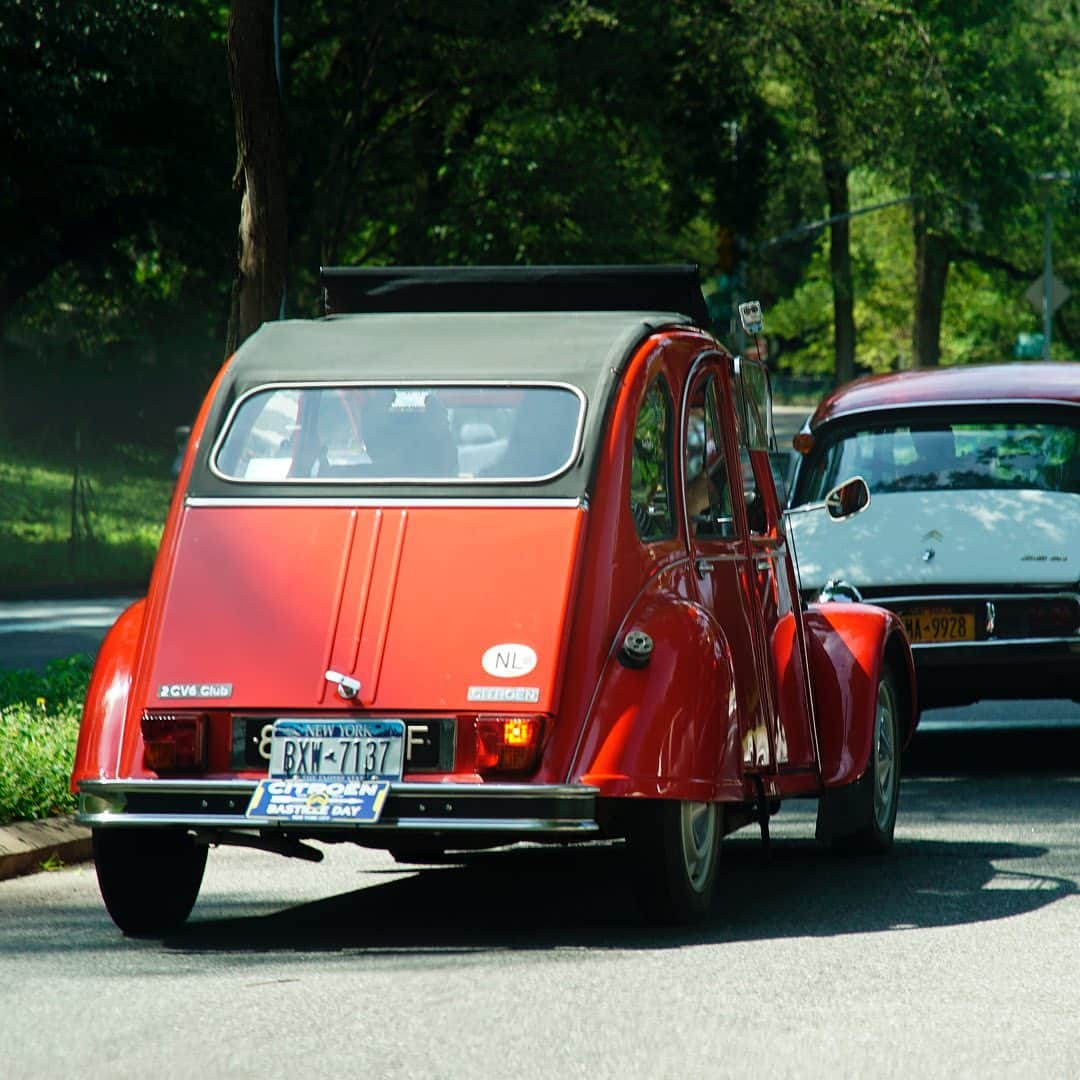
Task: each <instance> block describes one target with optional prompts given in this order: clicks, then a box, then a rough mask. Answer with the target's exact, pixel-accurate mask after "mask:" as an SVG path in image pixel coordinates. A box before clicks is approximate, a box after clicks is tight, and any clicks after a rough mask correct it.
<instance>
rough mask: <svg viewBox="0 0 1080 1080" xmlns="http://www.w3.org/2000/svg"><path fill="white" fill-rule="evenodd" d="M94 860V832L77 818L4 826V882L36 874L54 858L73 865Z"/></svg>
mask: <svg viewBox="0 0 1080 1080" xmlns="http://www.w3.org/2000/svg"><path fill="white" fill-rule="evenodd" d="M90 858H91V846H90V830H89V829H87V828H84V827H83V826H82V825H76V824H75V818H74V817H73V816H67V817H54V818H46V819H45V820H44V821H17V822H15V823H14V824H12V825H4V826H0V881H2V880H3V879H5V878H11V877H18V876H19V875H20V874H32V873H34V872H35V871H37V870H40V869H41V864H42V863H44V862H47V861H48V860H50V859H55V860H59V861H60V862H61V863H64V864H69V865H70V864H71V863H78V862H86V861H87V860H88V859H90Z"/></svg>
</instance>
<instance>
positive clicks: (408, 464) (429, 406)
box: [211, 383, 585, 484]
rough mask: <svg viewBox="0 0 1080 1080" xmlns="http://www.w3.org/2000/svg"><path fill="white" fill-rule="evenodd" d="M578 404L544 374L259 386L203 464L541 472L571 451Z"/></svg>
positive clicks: (249, 474) (258, 472)
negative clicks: (541, 378)
mask: <svg viewBox="0 0 1080 1080" xmlns="http://www.w3.org/2000/svg"><path fill="white" fill-rule="evenodd" d="M584 404H585V400H584V395H583V394H582V393H581V392H580V391H579V390H577V389H575V388H572V387H569V386H564V385H556V384H540V383H531V384H513V385H506V384H499V385H477V384H454V385H448V384H425V385H420V384H411V383H408V384H407V383H401V384H395V385H389V384H378V385H376V384H371V383H368V384H336V385H327V384H318V385H310V384H306V385H274V386H267V387H263V388H260V389H258V390H255V391H252V392H250V393H248V394H245V395H244V396H243V397H242V398H241V399H240V400H239V401H238V402H237V403H236V405H235V406H234V407H233V408H232V410H231V411H230V413H229V416H228V418H227V419H226V422H225V425H224V428H223V431H222V434H221V436H220V438H219V439H218V441H217V444H216V445H215V447H214V450H213V453H212V455H211V468H212V470H213V471H214V473H215V474H216V475H218V476H220V477H222V478H223V479H226V480H231V481H238V482H241V483H273V484H279V483H296V484H318V483H335V482H341V481H345V482H349V481H356V482H358V483H368V482H371V483H394V482H401V483H417V482H420V483H447V482H449V483H454V482H469V483H476V482H481V483H482V482H484V481H491V482H498V483H501V484H505V483H507V482H514V481H523V482H525V481H536V480H545V479H549V478H551V477H553V476H556V475H558V474H559V473H561V472H563V471H564V470H565V469H567V468H568V467H569V466H570V465H571V464H572V462H573V461H574V460H575V459H576V457H577V453H578V448H579V446H580V441H581V428H582V422H583V419H584Z"/></svg>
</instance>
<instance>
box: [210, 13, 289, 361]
mask: <svg viewBox="0 0 1080 1080" xmlns="http://www.w3.org/2000/svg"><path fill="white" fill-rule="evenodd" d="M276 53H277V42H276V33H275V27H274V0H233V6H232V12H231V14H230V16H229V32H228V54H229V85H230V88H231V91H232V104H233V117H234V120H235V125H236V173H235V175H234V184H235V186H236V187H237V188H238V189H239V191H240V194H241V200H240V230H239V251H238V253H237V265H236V278H235V281H234V284H233V293H232V307H231V310H230V313H229V327H228V332H227V334H226V339H225V352H226V354H227V355H228V354H230V353H232V352H233V351H235V349H236V347H237V346H238V345H239V344H240V343H241V342H242V341H243V340H244V339H245V338H246V337H248V336H249V335H250V334H252V333H253V332H254V331H255V330H257V329H258V328H259V326H261V325H262V323H264V322H267V321H269V320H272V319H275V318H277V317H278V315H279V313H280V312H281V309H282V306H283V304H284V291H285V274H286V267H287V264H288V217H287V215H288V174H287V169H286V152H285V119H284V115H283V112H282V106H281V94H280V89H279V83H278V76H277V72H276Z"/></svg>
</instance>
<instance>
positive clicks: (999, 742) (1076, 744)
mask: <svg viewBox="0 0 1080 1080" xmlns="http://www.w3.org/2000/svg"><path fill="white" fill-rule="evenodd" d="M1078 771H1080V731H1078V730H1077V729H1076V728H1038V727H1034V726H1029V727H1017V728H1009V729H1001V730H989V731H963V730H947V731H933V732H922V731H919V732H917V733H916V735H915V738H914V739H913V740H912V742H911V745H910V746H909V747H908V749H907V751H906V752H905V754H904V775H905V776H922V775H927V774H931V773H932V774H938V775H943V774H946V773H949V774H954V775H973V774H979V773H984V774H1000V775H1013V776H1015V775H1017V774H1019V773H1024V774H1027V773H1033V772H1035V773H1077V772H1078Z"/></svg>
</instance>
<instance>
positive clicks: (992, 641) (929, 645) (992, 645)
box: [870, 601, 1080, 652]
mask: <svg viewBox="0 0 1080 1080" xmlns="http://www.w3.org/2000/svg"><path fill="white" fill-rule="evenodd" d="M870 602H871V603H873V601H870ZM1029 645H1072V646H1073V647H1074V648H1073V649H1071V650H1070V652H1073V651H1075V652H1080V631H1077V634H1076V635H1074V636H1073V637H1038V638H1035V637H1014V638H984V639H983V640H982V641H924V642H921V643H920V642H918V641H913V642H911V647H912V649H971V648H977V649H1002V648H1006V649H1016V648H1027V647H1028V646H1029Z"/></svg>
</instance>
